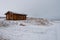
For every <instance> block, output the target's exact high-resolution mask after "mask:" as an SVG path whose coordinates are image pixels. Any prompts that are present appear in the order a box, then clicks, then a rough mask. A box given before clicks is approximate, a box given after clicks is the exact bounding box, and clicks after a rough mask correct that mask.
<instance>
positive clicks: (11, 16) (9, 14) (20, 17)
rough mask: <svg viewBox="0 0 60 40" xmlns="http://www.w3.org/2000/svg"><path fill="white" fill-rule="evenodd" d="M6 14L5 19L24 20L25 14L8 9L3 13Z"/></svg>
mask: <svg viewBox="0 0 60 40" xmlns="http://www.w3.org/2000/svg"><path fill="white" fill-rule="evenodd" d="M5 15H6V20H26V16H27V15H26V14H19V13H14V12H11V11H8V12H7V13H5Z"/></svg>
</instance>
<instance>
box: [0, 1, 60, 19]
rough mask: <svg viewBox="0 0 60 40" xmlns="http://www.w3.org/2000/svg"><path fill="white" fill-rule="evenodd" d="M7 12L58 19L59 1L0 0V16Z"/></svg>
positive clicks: (59, 12)
mask: <svg viewBox="0 0 60 40" xmlns="http://www.w3.org/2000/svg"><path fill="white" fill-rule="evenodd" d="M7 11H13V12H17V13H25V14H27V15H28V16H30V17H43V18H48V19H60V0H0V16H4V13H5V12H7Z"/></svg>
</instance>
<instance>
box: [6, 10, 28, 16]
mask: <svg viewBox="0 0 60 40" xmlns="http://www.w3.org/2000/svg"><path fill="white" fill-rule="evenodd" d="M9 13H11V14H16V15H27V14H22V13H15V12H12V11H8V12H6V13H5V15H6V14H9Z"/></svg>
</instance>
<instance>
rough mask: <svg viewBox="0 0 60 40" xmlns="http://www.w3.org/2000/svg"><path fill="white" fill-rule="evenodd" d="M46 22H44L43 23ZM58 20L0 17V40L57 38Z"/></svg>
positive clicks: (50, 39) (54, 39) (53, 39)
mask: <svg viewBox="0 0 60 40" xmlns="http://www.w3.org/2000/svg"><path fill="white" fill-rule="evenodd" d="M45 23H46V24H45ZM59 26H60V23H59V22H50V21H49V22H48V23H47V22H45V21H44V23H42V24H41V23H39V22H35V20H25V21H24V20H23V21H22V20H21V21H19V20H18V21H17V20H16V21H13V20H12V21H11V20H9V21H8V20H5V19H0V40H58V39H59V37H58V34H59V33H58V30H57V27H59Z"/></svg>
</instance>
